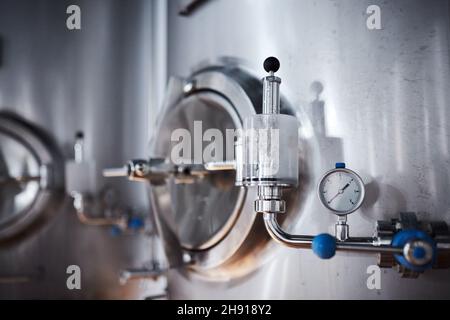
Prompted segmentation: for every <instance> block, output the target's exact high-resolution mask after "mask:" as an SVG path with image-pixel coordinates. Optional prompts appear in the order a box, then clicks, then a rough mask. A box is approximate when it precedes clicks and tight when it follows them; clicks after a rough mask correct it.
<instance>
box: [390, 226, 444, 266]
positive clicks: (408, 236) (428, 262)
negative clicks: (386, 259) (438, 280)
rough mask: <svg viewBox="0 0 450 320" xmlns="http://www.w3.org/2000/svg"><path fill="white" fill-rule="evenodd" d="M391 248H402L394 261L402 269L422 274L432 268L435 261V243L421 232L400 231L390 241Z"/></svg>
mask: <svg viewBox="0 0 450 320" xmlns="http://www.w3.org/2000/svg"><path fill="white" fill-rule="evenodd" d="M392 246H393V247H396V248H403V254H396V255H395V260H397V262H398V263H399V264H400V265H402V266H403V267H405V268H407V269H409V270H412V271H416V272H423V271H425V270H426V269H429V268H431V267H432V266H433V264H434V261H435V259H436V242H435V241H434V240H433V238H431V237H430V236H429V235H428V234H427V233H426V232H424V231H422V230H402V231H399V232H397V233H396V234H395V235H394V237H393V239H392Z"/></svg>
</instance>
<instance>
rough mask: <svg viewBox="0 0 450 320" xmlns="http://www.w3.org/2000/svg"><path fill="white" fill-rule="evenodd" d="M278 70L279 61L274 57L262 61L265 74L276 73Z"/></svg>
mask: <svg viewBox="0 0 450 320" xmlns="http://www.w3.org/2000/svg"><path fill="white" fill-rule="evenodd" d="M279 69H280V61H279V60H278V59H277V58H275V57H268V58H267V59H266V60H264V70H266V72H269V73H270V72H273V73H275V72H277V71H278V70H279Z"/></svg>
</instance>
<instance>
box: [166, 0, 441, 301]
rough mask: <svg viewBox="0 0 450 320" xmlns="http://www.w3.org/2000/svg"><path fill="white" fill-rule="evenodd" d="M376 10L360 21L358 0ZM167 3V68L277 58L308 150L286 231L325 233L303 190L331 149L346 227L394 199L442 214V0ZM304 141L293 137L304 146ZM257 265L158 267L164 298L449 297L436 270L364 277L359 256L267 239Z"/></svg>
mask: <svg viewBox="0 0 450 320" xmlns="http://www.w3.org/2000/svg"><path fill="white" fill-rule="evenodd" d="M372 4H377V5H379V6H380V8H381V19H382V30H373V31H372V30H368V29H367V27H366V19H367V17H368V15H367V14H366V9H367V7H368V6H369V5H372ZM179 6H180V3H179V1H170V2H169V10H168V12H169V23H168V35H169V37H168V59H167V61H168V74H169V75H179V76H187V75H188V74H189V73H190V71H191V70H192V68H193V67H194V66H196V65H199V64H201V63H202V62H203V61H205V60H214V59H217V58H218V57H221V56H227V57H232V58H234V59H237V60H238V61H242V64H244V65H246V66H247V67H249V68H250V69H252V70H253V71H254V72H258V73H259V74H261V75H262V62H263V61H264V58H265V57H267V56H270V55H274V56H277V57H278V58H279V59H280V61H281V69H280V71H279V73H278V74H279V76H280V77H281V78H282V79H283V85H282V88H281V92H282V93H283V94H284V95H285V96H286V98H287V100H288V101H289V102H290V103H291V104H292V105H293V106H294V108H295V109H296V112H297V116H298V117H299V119H300V121H301V123H302V126H301V138H302V141H303V143H304V148H307V151H308V155H309V156H308V157H307V158H306V159H305V161H304V167H303V168H302V167H301V169H300V170H301V171H302V172H304V173H305V174H307V176H308V178H307V179H304V180H303V186H304V187H305V190H304V191H303V196H304V199H303V200H302V205H301V206H300V209H299V210H298V215H299V216H300V217H301V218H300V221H299V222H298V223H297V224H295V225H290V226H289V227H288V226H286V225H285V226H284V227H285V228H286V229H287V230H288V231H291V232H293V233H302V234H305V233H311V234H317V233H321V232H333V230H332V228H333V225H334V218H333V217H332V215H329V214H328V213H327V212H326V210H325V208H324V207H323V206H321V204H320V202H319V200H318V199H317V194H316V185H317V182H318V179H320V177H321V176H322V175H323V174H324V173H325V172H326V171H327V170H329V169H331V168H333V167H334V163H335V162H341V161H344V162H346V163H347V166H348V167H349V168H350V169H353V170H355V171H356V172H358V173H359V174H360V175H361V177H362V178H363V180H364V182H365V184H366V192H367V194H366V201H365V203H364V204H363V206H362V207H361V209H359V210H358V211H357V212H356V213H354V214H353V215H352V216H351V217H349V223H350V233H351V235H353V236H365V235H371V234H372V232H373V229H374V225H375V221H376V220H377V219H389V218H391V217H394V216H396V215H398V213H399V211H418V212H420V214H419V215H420V216H421V217H422V218H430V219H444V220H446V221H447V222H450V212H449V210H450V209H449V208H450V197H448V194H447V189H448V186H449V179H450V174H449V173H450V171H449V162H450V161H449V149H450V144H449V138H450V137H449V132H450V114H449V108H448V105H449V103H450V94H449V90H448V84H449V80H450V72H449V69H450V68H449V36H448V35H449V27H450V24H449V3H448V1H445V0H434V1H420V0H413V1H406V0H396V1H367V0H364V1H360V0H344V1H332V0H330V1H328V0H315V1H313V0H302V1H298V0H282V1H270V0H258V1H252V0H217V1H209V2H207V3H205V4H204V5H203V6H201V7H200V8H198V9H197V10H195V11H194V12H192V13H191V14H190V15H189V16H188V17H183V16H179V15H178V8H179ZM304 150H305V149H304ZM271 254H272V260H271V261H270V262H269V263H267V264H265V266H264V267H262V268H260V269H259V270H258V271H257V272H255V273H253V274H252V275H250V276H247V277H245V278H241V279H239V278H238V279H231V280H230V281H229V282H226V283H214V284H213V283H211V282H208V281H202V280H198V279H193V278H187V277H185V276H184V275H181V274H180V273H178V272H177V271H172V272H171V273H170V275H169V288H170V292H171V296H172V297H174V298H276V299H292V298H306V299H309V298H331V299H333V298H356V299H358V298H369V299H379V298H388V299H389V298H394V299H395V298H433V297H434V298H449V297H450V296H449V292H450V285H449V283H450V282H449V280H450V271H448V270H433V271H430V272H427V273H426V274H424V275H423V276H421V277H420V278H419V279H417V280H414V281H411V280H405V279H402V278H400V277H399V275H398V274H396V271H395V270H385V271H382V280H381V286H382V287H381V290H369V289H368V288H367V285H366V281H367V278H368V276H369V275H368V274H367V273H366V270H367V267H368V266H369V265H373V264H376V257H375V256H371V255H353V254H345V253H342V254H338V255H337V256H336V257H335V258H334V259H333V260H331V261H322V260H319V259H318V258H316V257H315V256H313V254H312V253H311V252H309V251H296V250H292V249H286V248H281V247H277V248H276V249H275V248H274V249H273V250H272V252H271Z"/></svg>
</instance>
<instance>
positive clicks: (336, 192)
mask: <svg viewBox="0 0 450 320" xmlns="http://www.w3.org/2000/svg"><path fill="white" fill-rule="evenodd" d="M318 192H319V199H320V201H321V202H322V204H323V205H324V206H325V207H326V208H327V209H329V210H331V211H332V212H333V213H334V214H337V215H339V216H345V215H347V214H349V213H352V212H354V211H356V210H357V209H358V208H359V207H360V206H361V204H362V203H363V201H364V194H365V190H364V182H363V181H362V179H361V178H360V176H359V175H358V174H357V173H356V172H354V171H352V170H350V169H346V168H345V164H344V163H337V164H336V168H335V169H333V170H330V171H328V172H327V173H326V174H325V175H324V176H323V178H322V179H321V180H320V182H319V187H318Z"/></svg>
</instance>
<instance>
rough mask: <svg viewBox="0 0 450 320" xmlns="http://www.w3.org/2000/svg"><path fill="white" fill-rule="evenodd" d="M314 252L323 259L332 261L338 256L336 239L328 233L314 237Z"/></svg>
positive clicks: (312, 245)
mask: <svg viewBox="0 0 450 320" xmlns="http://www.w3.org/2000/svg"><path fill="white" fill-rule="evenodd" d="M311 247H312V250H313V252H314V253H315V254H316V255H317V256H318V257H319V258H321V259H331V258H333V257H334V255H335V254H336V238H335V237H333V236H332V235H330V234H328V233H322V234H319V235H317V236H315V237H314V239H313V241H312V244H311Z"/></svg>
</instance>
